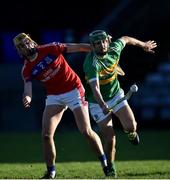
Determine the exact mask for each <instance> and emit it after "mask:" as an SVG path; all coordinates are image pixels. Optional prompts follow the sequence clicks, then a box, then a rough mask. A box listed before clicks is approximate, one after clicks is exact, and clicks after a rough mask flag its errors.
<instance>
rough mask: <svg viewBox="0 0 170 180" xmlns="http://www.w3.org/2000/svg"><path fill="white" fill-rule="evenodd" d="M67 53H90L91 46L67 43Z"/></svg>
mask: <svg viewBox="0 0 170 180" xmlns="http://www.w3.org/2000/svg"><path fill="white" fill-rule="evenodd" d="M65 46H66V51H67V52H68V53H72V52H90V51H91V50H92V49H91V46H90V44H86V43H65Z"/></svg>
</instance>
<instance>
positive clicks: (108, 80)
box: [99, 72, 117, 85]
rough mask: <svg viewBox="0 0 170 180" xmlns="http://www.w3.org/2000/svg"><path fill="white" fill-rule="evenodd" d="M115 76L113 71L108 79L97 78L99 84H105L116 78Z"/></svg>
mask: <svg viewBox="0 0 170 180" xmlns="http://www.w3.org/2000/svg"><path fill="white" fill-rule="evenodd" d="M116 77H117V72H115V73H114V74H113V76H112V77H110V78H109V79H103V80H99V84H100V85H105V84H107V83H109V82H111V81H113V80H114V79H116Z"/></svg>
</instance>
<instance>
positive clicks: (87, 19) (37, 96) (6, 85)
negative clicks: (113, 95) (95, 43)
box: [0, 0, 170, 132]
mask: <svg viewBox="0 0 170 180" xmlns="http://www.w3.org/2000/svg"><path fill="white" fill-rule="evenodd" d="M169 9H170V2H169V1H168V0H164V1H161V0H157V1H154V0H147V1H144V0H105V1H97V0H94V1H90V0H86V1H84V2H82V1H80V2H76V1H68V2H65V1H63V2H60V5H59V4H58V2H54V1H52V0H49V1H48V2H43V1H39V0H37V1H33V0H30V1H29V2H28V3H26V4H25V3H23V2H22V1H20V0H15V1H12V2H10V3H9V1H5V2H4V4H3V6H2V10H1V11H0V21H1V29H0V46H1V48H0V77H1V85H0V102H1V108H0V131H1V132H12V131H14V132H15V131H24V132H25V131H28V132H34V131H40V129H41V114H42V111H43V107H44V99H45V96H44V95H45V94H44V91H43V89H42V88H41V84H39V83H35V85H34V86H33V102H32V107H31V108H30V109H29V110H25V109H24V108H23V107H22V91H23V86H22V85H23V84H22V79H21V67H22V62H21V60H20V58H19V57H18V55H17V53H16V51H15V49H14V47H13V44H12V38H13V37H14V36H15V35H16V34H17V33H20V32H26V33H28V34H30V35H31V36H32V37H33V39H34V40H36V41H37V42H38V43H40V44H41V43H48V42H52V41H60V42H88V36H87V35H88V34H89V32H91V31H92V30H94V29H104V30H106V31H107V32H109V33H110V34H111V35H112V36H113V39H116V38H118V37H120V36H122V35H128V36H133V37H136V38H138V39H141V40H144V41H145V40H150V39H151V40H152V39H153V40H155V41H156V42H157V44H158V48H157V49H156V54H154V55H151V54H147V53H145V52H143V50H141V49H139V48H137V47H126V48H125V49H124V51H123V54H122V58H121V61H120V64H121V66H122V68H123V69H124V71H125V72H126V76H125V77H123V78H122V77H121V78H119V79H120V81H121V83H122V87H123V88H124V90H125V91H127V90H128V88H129V86H130V85H131V84H133V83H137V85H138V86H139V91H138V93H136V94H135V96H134V97H133V98H132V99H131V100H130V104H131V106H132V108H133V110H134V112H135V115H136V117H137V121H138V124H139V127H140V128H147V127H149V128H168V126H169V124H170V95H169V90H170V46H169V42H170V36H169V32H170V26H169V20H170V11H169ZM84 57H85V54H83V53H82V54H79V55H78V54H74V55H69V56H68V60H69V63H70V65H71V66H72V68H73V69H74V70H75V71H76V72H77V73H78V74H79V76H80V77H81V78H82V80H83V82H84V74H83V73H82V64H83V60H84ZM63 128H68V129H69V128H75V123H74V120H73V116H72V113H70V111H67V112H66V113H65V115H64V118H63V121H62V123H61V125H60V127H59V129H63Z"/></svg>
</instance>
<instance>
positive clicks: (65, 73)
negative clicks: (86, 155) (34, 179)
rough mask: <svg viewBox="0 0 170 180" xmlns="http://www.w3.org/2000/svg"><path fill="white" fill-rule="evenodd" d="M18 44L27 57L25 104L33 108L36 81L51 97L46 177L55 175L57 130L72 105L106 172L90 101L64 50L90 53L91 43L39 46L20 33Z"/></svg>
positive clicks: (45, 122) (45, 130)
mask: <svg viewBox="0 0 170 180" xmlns="http://www.w3.org/2000/svg"><path fill="white" fill-rule="evenodd" d="M13 42H14V45H15V47H16V49H17V51H18V53H19V54H20V56H21V57H22V58H23V59H24V66H23V69H22V76H23V80H24V93H23V105H24V107H25V108H28V107H30V105H31V100H32V80H33V79H36V80H38V81H40V82H42V83H43V84H44V86H45V89H46V93H47V97H46V105H45V109H44V112H43V118H42V138H43V150H44V158H45V162H46V165H47V173H46V174H45V176H44V177H43V178H46V179H47V178H55V176H56V168H55V160H56V149H55V144H54V139H53V138H54V133H55V130H56V128H57V126H58V124H59V122H60V121H61V118H62V115H63V113H64V111H65V110H66V109H67V107H68V108H70V109H71V110H72V112H73V114H74V117H75V120H76V124H77V126H78V129H79V130H80V132H81V133H82V134H83V135H84V136H85V137H86V139H87V140H88V142H89V144H90V145H91V146H92V148H93V150H94V152H95V153H96V154H97V155H98V157H99V160H100V161H101V165H102V167H103V170H104V172H105V171H106V170H107V160H106V156H105V154H104V151H103V147H102V144H101V140H100V138H99V136H98V135H97V134H96V133H95V132H94V131H93V130H92V128H91V125H90V120H89V113H88V104H87V102H86V101H85V99H84V93H85V92H84V88H83V86H82V83H81V80H80V78H79V77H78V76H77V74H76V73H75V72H74V71H73V70H72V69H71V67H70V66H69V65H68V64H67V62H66V60H65V58H64V56H63V52H66V53H71V52H88V51H90V50H91V48H90V45H89V44H83V43H80V44H73V43H51V44H45V45H38V44H37V43H36V42H34V41H33V40H32V39H31V38H30V36H29V35H27V34H25V33H20V34H18V35H17V36H16V37H14V39H13Z"/></svg>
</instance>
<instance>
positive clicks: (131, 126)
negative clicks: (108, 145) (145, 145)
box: [124, 122, 137, 132]
mask: <svg viewBox="0 0 170 180" xmlns="http://www.w3.org/2000/svg"><path fill="white" fill-rule="evenodd" d="M136 128H137V123H136V122H133V123H132V124H129V125H128V126H127V127H126V128H125V129H124V130H125V131H127V132H135V131H136Z"/></svg>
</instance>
